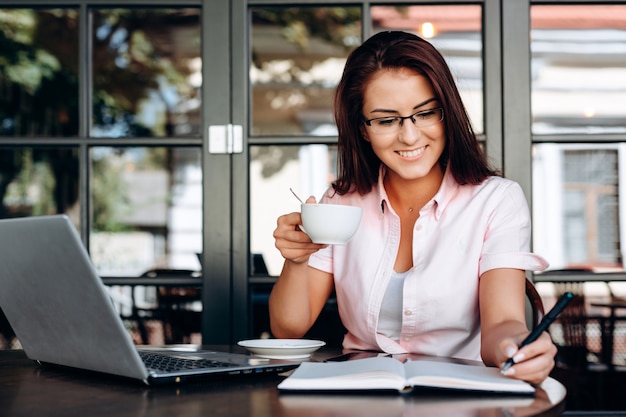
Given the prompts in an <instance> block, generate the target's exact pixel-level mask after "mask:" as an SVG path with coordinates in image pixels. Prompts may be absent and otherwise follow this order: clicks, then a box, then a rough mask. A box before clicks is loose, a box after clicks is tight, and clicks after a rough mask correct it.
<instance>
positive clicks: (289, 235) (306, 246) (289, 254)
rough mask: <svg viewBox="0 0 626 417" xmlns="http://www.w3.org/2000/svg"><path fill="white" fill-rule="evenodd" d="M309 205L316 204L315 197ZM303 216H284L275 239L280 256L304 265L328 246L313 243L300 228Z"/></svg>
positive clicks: (294, 214)
mask: <svg viewBox="0 0 626 417" xmlns="http://www.w3.org/2000/svg"><path fill="white" fill-rule="evenodd" d="M306 202H307V203H315V198H314V197H309V198H308V199H307V200H306ZM301 224H302V215H301V214H300V213H299V212H294V213H289V214H285V215H282V216H280V217H279V218H278V221H277V226H276V229H275V230H274V239H275V245H276V248H277V249H278V250H279V251H280V254H281V255H282V256H283V258H285V259H286V260H288V261H291V262H293V263H297V264H300V263H304V262H307V261H308V260H309V257H310V256H311V255H312V254H313V253H315V252H317V251H318V250H320V249H322V248H325V247H326V246H328V245H326V244H317V243H313V242H312V241H311V238H310V237H309V235H307V234H306V233H304V232H303V231H302V229H301V228H300V225H301Z"/></svg>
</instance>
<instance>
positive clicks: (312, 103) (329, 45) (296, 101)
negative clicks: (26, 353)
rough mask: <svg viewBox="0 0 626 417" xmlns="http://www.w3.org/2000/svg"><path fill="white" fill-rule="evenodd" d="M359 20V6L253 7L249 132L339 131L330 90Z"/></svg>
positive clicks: (356, 35)
mask: <svg viewBox="0 0 626 417" xmlns="http://www.w3.org/2000/svg"><path fill="white" fill-rule="evenodd" d="M360 18H361V10H360V8H358V7H264V8H252V9H251V21H252V26H251V29H250V30H251V36H250V42H251V45H252V48H251V51H250V54H251V56H250V88H251V97H252V99H251V103H250V107H251V123H250V125H251V128H250V133H251V135H253V136H264V135H319V136H335V135H336V134H337V129H336V128H335V123H334V119H333V115H332V110H331V105H332V94H333V92H334V88H335V86H336V85H337V83H338V82H339V79H340V77H341V73H342V71H343V65H344V63H345V60H346V57H347V55H348V53H349V52H350V51H351V50H352V49H353V48H354V47H356V46H357V45H359V44H360V43H361V24H360Z"/></svg>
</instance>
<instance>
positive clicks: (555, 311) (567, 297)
mask: <svg viewBox="0 0 626 417" xmlns="http://www.w3.org/2000/svg"><path fill="white" fill-rule="evenodd" d="M573 298H574V294H572V293H571V292H569V291H568V292H566V293H565V294H563V295H562V296H561V298H559V301H557V302H556V304H555V305H554V307H552V310H550V311H549V312H548V314H546V315H545V317H544V318H543V320H541V323H539V324H538V325H537V327H535V328H534V329H533V331H532V332H530V334H529V335H528V336H526V339H524V340H523V341H522V343H521V344H520V345H519V348H520V349H521V348H523V347H524V346H526V345H528V344H530V343H532V342H534V341H535V340H537V338H538V337H539V336H540V335H541V333H543V332H544V331H546V330H547V329H548V327H550V325H551V324H552V322H553V321H554V320H555V319H556V317H557V316H558V315H559V314H561V311H563V310H564V309H565V307H567V305H568V304H569V302H570V301H572V299H573ZM513 365H515V361H514V360H513V357H510V358H509V359H508V360H507V361H506V362H505V364H504V365H503V366H502V369H501V370H500V372H502V373H504V372H505V371H506V370H507V369H509V368H510V367H511V366H513Z"/></svg>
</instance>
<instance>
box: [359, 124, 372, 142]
mask: <svg viewBox="0 0 626 417" xmlns="http://www.w3.org/2000/svg"><path fill="white" fill-rule="evenodd" d="M359 131H360V132H361V136H363V139H365V142H370V138H369V137H368V136H367V129H366V128H365V124H362V125H361V127H359Z"/></svg>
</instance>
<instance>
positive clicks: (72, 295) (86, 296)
mask: <svg viewBox="0 0 626 417" xmlns="http://www.w3.org/2000/svg"><path fill="white" fill-rule="evenodd" d="M0 308H2V310H3V311H4V313H5V315H6V316H7V318H8V320H9V323H10V324H11V326H12V327H13V330H14V331H15V333H16V336H17V338H18V339H19V341H20V343H21V345H22V348H23V349H24V351H25V353H26V355H27V356H28V357H29V358H30V359H33V360H36V361H38V362H40V363H50V364H56V365H62V366H67V367H72V368H79V369H83V370H89V371H96V372H103V373H107V374H113V375H118V376H122V377H127V378H133V379H137V380H141V381H143V382H144V383H146V384H157V383H180V382H185V381H189V380H193V379H199V378H200V379H209V378H212V377H219V376H221V375H244V374H259V373H266V372H282V371H285V370H288V369H292V368H294V367H296V366H297V363H294V362H289V361H280V360H274V359H264V358H260V357H254V356H252V355H246V354H238V353H230V352H218V351H209V350H203V349H200V348H198V347H197V346H194V345H173V346H171V347H157V346H145V347H138V346H135V345H134V344H133V342H132V339H131V337H130V334H129V333H128V331H127V330H126V329H125V328H124V324H123V322H122V319H121V317H120V316H119V314H118V312H117V310H116V308H115V306H114V305H113V302H112V300H111V298H110V296H109V294H108V292H107V290H106V287H105V286H104V285H103V283H102V280H101V279H100V277H99V276H98V274H97V272H96V269H95V267H94V265H93V263H92V262H91V259H90V258H89V255H88V253H87V251H86V249H85V247H84V246H83V244H82V242H81V240H80V238H79V235H78V233H77V231H76V229H75V227H74V226H73V225H72V223H71V222H70V220H69V218H68V217H67V216H65V215H53V216H39V217H26V218H19V219H6V220H0ZM155 362H156V364H150V363H155ZM171 362H173V363H171Z"/></svg>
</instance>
